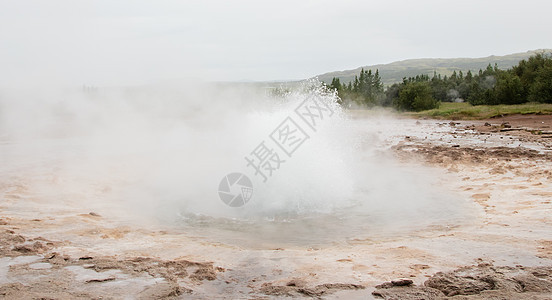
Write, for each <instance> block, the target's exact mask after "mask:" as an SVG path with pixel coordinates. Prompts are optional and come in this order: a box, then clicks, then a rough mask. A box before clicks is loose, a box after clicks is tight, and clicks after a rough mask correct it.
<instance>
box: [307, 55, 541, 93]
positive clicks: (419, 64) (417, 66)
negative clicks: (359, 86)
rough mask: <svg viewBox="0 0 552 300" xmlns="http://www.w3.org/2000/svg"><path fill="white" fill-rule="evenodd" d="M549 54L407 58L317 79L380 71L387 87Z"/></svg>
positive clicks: (505, 65) (345, 78) (346, 78)
mask: <svg viewBox="0 0 552 300" xmlns="http://www.w3.org/2000/svg"><path fill="white" fill-rule="evenodd" d="M541 52H549V53H552V49H539V50H533V51H527V52H524V53H514V54H509V55H504V56H494V55H493V56H489V57H482V58H422V59H408V60H403V61H396V62H393V63H390V64H379V65H373V66H363V67H358V68H356V69H353V70H345V71H336V72H329V73H325V74H322V75H318V76H317V77H318V78H319V79H320V80H321V81H323V82H325V83H328V84H329V83H331V82H332V78H334V77H337V78H339V80H340V81H341V82H342V83H348V82H349V81H352V80H353V79H354V77H355V75H358V74H359V73H360V70H361V69H362V68H364V69H365V70H369V69H371V70H374V71H375V70H376V69H378V70H379V74H380V76H381V78H382V81H383V84H384V85H386V86H388V85H391V84H393V83H395V82H400V81H402V79H403V77H410V76H416V75H420V74H427V75H430V76H433V72H437V73H438V74H441V75H447V76H449V75H451V74H452V72H453V71H457V72H458V71H462V72H464V73H466V72H467V71H468V70H471V71H472V72H478V71H479V69H485V68H486V67H487V65H488V64H489V63H490V64H491V65H493V66H494V64H495V63H496V64H497V65H498V67H499V68H500V69H507V68H510V67H512V66H514V65H517V64H518V62H519V61H520V60H522V59H527V58H528V57H529V56H531V55H533V54H535V53H541Z"/></svg>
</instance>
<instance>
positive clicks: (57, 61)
mask: <svg viewBox="0 0 552 300" xmlns="http://www.w3.org/2000/svg"><path fill="white" fill-rule="evenodd" d="M551 8H552V3H550V2H548V1H537V0H531V1H526V2H524V3H523V4H519V2H514V1H486V2H483V3H482V2H476V1H464V2H460V3H455V6H452V5H451V4H450V3H445V2H440V1H421V2H420V1H418V2H415V3H413V2H408V1H388V2H385V3H368V2H363V1H344V2H340V3H337V4H336V3H333V2H330V1H304V2H300V3H295V2H292V1H278V2H256V1H236V2H232V3H228V2H225V1H220V0H217V1H186V2H180V1H163V2H156V3H153V2H152V3H149V2H134V1H133V2H130V1H122V2H117V3H113V2H108V1H94V2H75V1H68V0H55V1H49V2H42V1H37V0H25V1H17V2H15V1H7V0H0V40H2V46H3V47H0V65H1V66H2V71H0V87H26V86H29V85H39V86H42V85H46V86H49V85H69V86H81V85H92V86H121V85H123V86H124V85H142V84H152V83H159V82H161V83H162V82H173V81H176V82H178V81H182V80H187V79H190V78H192V79H194V80H206V81H219V82H220V81H222V82H229V81H230V82H236V81H238V82H239V81H286V80H300V79H305V78H310V77H313V76H315V75H319V74H322V73H326V72H331V71H337V70H347V69H354V68H357V67H359V66H366V65H375V64H386V63H391V62H394V61H400V60H406V59H416V58H456V57H487V56H490V55H506V54H511V53H519V52H526V51H528V50H535V49H542V48H552V37H550V35H549V33H548V28H551V27H552V19H550V18H548V16H547V14H548V11H550V9H551Z"/></svg>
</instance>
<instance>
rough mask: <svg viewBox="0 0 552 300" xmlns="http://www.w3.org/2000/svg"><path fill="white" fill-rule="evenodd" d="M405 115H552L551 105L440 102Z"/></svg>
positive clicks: (472, 117)
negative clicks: (436, 106)
mask: <svg viewBox="0 0 552 300" xmlns="http://www.w3.org/2000/svg"><path fill="white" fill-rule="evenodd" d="M404 114H405V115H409V116H413V117H418V118H432V119H449V120H480V119H489V118H493V117H498V116H506V115H515V114H521V115H526V114H552V104H546V103H525V104H517V105H476V106H473V105H471V104H469V103H450V102H442V103H441V106H440V107H439V108H436V109H430V110H424V111H420V112H407V113H404Z"/></svg>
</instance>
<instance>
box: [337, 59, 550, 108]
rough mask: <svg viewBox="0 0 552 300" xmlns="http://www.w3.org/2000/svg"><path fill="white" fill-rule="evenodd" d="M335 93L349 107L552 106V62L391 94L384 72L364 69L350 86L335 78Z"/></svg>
mask: <svg viewBox="0 0 552 300" xmlns="http://www.w3.org/2000/svg"><path fill="white" fill-rule="evenodd" d="M329 87H330V88H332V89H335V90H336V91H337V93H338V95H339V97H340V98H341V101H342V103H341V104H342V105H344V106H345V107H352V106H354V105H360V106H377V105H379V106H393V107H395V108H396V109H398V110H402V111H421V110H426V109H432V108H437V107H439V104H440V102H454V101H456V102H462V101H468V102H469V103H471V104H472V105H496V104H520V103H525V102H544V103H552V57H551V55H550V54H544V53H541V54H536V55H533V56H531V57H529V58H528V59H527V60H522V61H520V62H519V64H518V65H517V66H514V67H512V68H510V69H507V70H501V69H499V68H498V66H497V65H496V64H495V66H491V64H489V65H488V66H487V68H486V69H485V70H479V72H478V73H477V74H472V72H471V71H468V72H467V73H466V74H463V73H462V71H460V72H458V73H457V72H456V71H455V72H454V73H453V74H452V75H451V76H446V75H445V76H441V75H440V74H437V73H434V74H433V77H430V76H428V75H417V76H415V77H408V78H406V77H404V78H403V81H402V82H401V83H395V84H393V85H391V86H389V87H387V89H385V90H384V86H383V83H382V80H381V77H380V75H379V71H378V70H376V71H375V72H372V70H368V71H366V70H364V69H362V70H361V71H360V74H359V75H358V76H355V78H354V80H353V81H351V82H348V83H341V82H340V81H339V78H335V77H334V78H333V79H332V82H331V84H330V85H329Z"/></svg>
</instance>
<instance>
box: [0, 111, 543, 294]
mask: <svg viewBox="0 0 552 300" xmlns="http://www.w3.org/2000/svg"><path fill="white" fill-rule="evenodd" d="M551 117H552V116H522V117H516V116H509V117H506V118H502V119H491V120H484V121H462V122H456V121H454V122H443V121H441V123H438V122H437V121H423V122H419V121H416V120H402V121H401V122H410V123H408V124H407V125H408V126H410V127H414V128H415V127H416V126H419V127H420V128H419V131H420V132H421V133H420V134H419V135H418V136H402V137H400V138H399V139H398V140H396V142H394V143H393V144H392V145H391V146H390V147H389V148H388V150H391V151H390V153H392V154H393V156H394V157H396V158H398V160H400V161H401V162H402V163H404V164H412V165H416V166H419V165H423V166H427V167H430V168H435V169H438V170H441V171H443V170H444V172H446V174H447V178H446V179H443V184H447V185H449V187H450V188H451V189H452V190H454V192H456V193H459V194H460V195H462V196H464V197H465V198H466V201H468V202H470V203H471V204H472V205H473V206H474V207H476V208H477V210H478V211H480V213H479V214H478V215H477V216H476V217H474V220H473V223H472V224H464V225H459V226H453V227H448V226H434V227H432V228H427V229H426V230H424V231H421V232H415V233H413V234H412V235H410V236H407V237H402V238H390V239H388V240H377V239H358V240H351V241H349V242H348V243H345V244H337V245H329V246H325V247H318V248H316V247H306V248H302V247H287V246H282V247H278V248H274V249H272V248H271V249H261V250H258V249H247V248H245V247H237V246H232V245H225V244H222V243H212V242H209V241H205V240H202V239H198V238H195V237H189V236H185V235H182V234H181V233H178V232H177V233H173V232H170V230H166V231H165V230H155V229H149V228H143V227H140V226H133V225H129V224H118V223H117V222H115V221H114V220H113V218H112V217H110V216H108V215H106V214H105V213H104V212H100V211H99V214H98V213H89V210H87V211H83V210H82V208H80V207H77V208H74V209H72V210H69V209H68V210H67V211H66V210H64V209H65V208H63V209H61V208H56V209H57V210H56V209H52V211H53V212H51V213H48V210H45V212H38V211H36V212H35V211H29V212H27V211H28V210H32V209H33V208H34V207H35V206H34V205H36V204H37V202H35V201H36V196H35V195H33V194H32V193H31V190H32V186H33V184H32V181H30V180H26V179H25V180H19V178H26V177H25V176H23V175H25V174H23V175H20V174H14V177H13V178H4V179H3V180H1V181H0V192H2V196H3V202H2V203H1V204H0V298H6V299H41V298H46V299H92V298H95V299H97V298H102V299H123V298H128V297H131V298H136V299H201V298H226V299H235V298H243V299H280V298H286V297H289V298H321V299H334V298H347V299H366V298H370V297H373V298H384V299H447V298H450V299H552V267H551V266H552V235H551V234H550V232H552V214H551V213H550V212H551V211H552V139H550V138H547V133H546V130H548V129H547V127H546V126H549V125H548V124H547V123H546V122H548V121H547V120H551ZM535 122H536V123H535ZM538 122H541V123H538ZM542 122H545V123H542ZM485 123H488V124H485ZM539 124H540V125H539ZM401 126H403V125H402V123H401ZM423 126H426V127H427V128H426V129H427V132H429V133H433V132H436V131H437V130H440V132H441V133H439V134H436V135H433V136H431V135H430V134H428V133H427V132H423V130H424V129H423V128H422V127H423ZM511 128H514V129H516V128H523V129H520V130H503V129H511ZM415 129H416V130H418V129H417V128H415ZM400 132H402V131H399V134H400ZM450 178H453V179H454V180H451V179H450ZM451 181H452V182H451ZM48 183H49V184H51V183H50V182H48ZM98 186H100V187H102V186H103V185H101V184H98ZM102 191H103V188H102ZM102 193H103V192H102ZM37 210H38V209H37Z"/></svg>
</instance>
